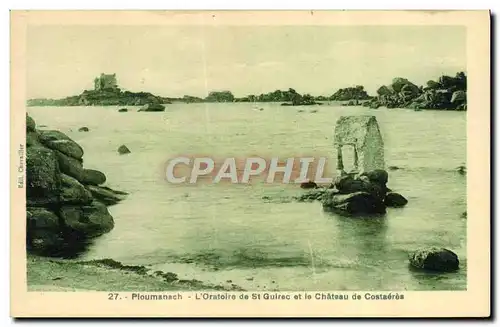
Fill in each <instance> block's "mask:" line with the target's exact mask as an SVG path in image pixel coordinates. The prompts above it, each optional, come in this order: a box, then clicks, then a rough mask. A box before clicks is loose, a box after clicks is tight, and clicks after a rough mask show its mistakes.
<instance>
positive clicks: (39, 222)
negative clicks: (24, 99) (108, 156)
mask: <svg viewBox="0 0 500 327" xmlns="http://www.w3.org/2000/svg"><path fill="white" fill-rule="evenodd" d="M26 122H27V124H26V132H27V142H26V180H27V183H26V201H27V207H26V220H27V234H26V236H27V239H26V246H27V250H28V251H29V252H32V253H36V254H39V255H47V256H65V255H70V252H71V251H73V249H76V248H80V247H81V246H83V245H84V244H86V241H87V240H89V239H91V238H94V237H96V236H99V235H101V234H104V233H107V232H109V231H110V230H111V229H112V228H113V227H114V221H113V217H112V216H111V215H110V214H109V212H108V209H107V206H108V205H112V204H116V203H118V202H119V201H121V200H123V199H124V197H125V194H126V193H124V192H118V191H114V190H112V189H109V188H104V187H100V186H97V185H100V184H103V183H104V182H106V176H105V175H104V174H103V173H102V172H100V171H98V170H94V169H85V168H83V158H82V157H83V149H82V148H81V147H80V145H78V144H77V143H76V142H75V141H73V140H72V139H71V138H69V137H68V136H67V135H66V134H64V133H62V132H59V131H37V130H36V127H35V126H36V125H35V122H34V120H33V119H31V117H29V116H27V118H26ZM101 188H102V189H104V190H105V196H103V195H102V194H101V193H103V192H96V189H97V190H100V189H101Z"/></svg>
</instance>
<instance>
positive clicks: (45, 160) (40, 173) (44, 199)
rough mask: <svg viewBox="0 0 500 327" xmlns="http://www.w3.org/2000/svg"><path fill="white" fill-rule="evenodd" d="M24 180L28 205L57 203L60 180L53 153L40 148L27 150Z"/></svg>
mask: <svg viewBox="0 0 500 327" xmlns="http://www.w3.org/2000/svg"><path fill="white" fill-rule="evenodd" d="M26 179H27V187H26V199H27V203H28V205H30V206H44V205H48V204H53V203H58V202H59V194H60V188H61V179H60V176H59V165H58V163H57V159H56V156H55V154H54V152H53V151H51V150H49V149H46V148H44V147H41V146H32V147H29V148H27V150H26Z"/></svg>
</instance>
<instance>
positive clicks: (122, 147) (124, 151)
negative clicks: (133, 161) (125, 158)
mask: <svg viewBox="0 0 500 327" xmlns="http://www.w3.org/2000/svg"><path fill="white" fill-rule="evenodd" d="M117 151H118V153H119V154H127V153H131V152H130V150H129V148H127V146H126V145H120V147H119V148H118V150H117Z"/></svg>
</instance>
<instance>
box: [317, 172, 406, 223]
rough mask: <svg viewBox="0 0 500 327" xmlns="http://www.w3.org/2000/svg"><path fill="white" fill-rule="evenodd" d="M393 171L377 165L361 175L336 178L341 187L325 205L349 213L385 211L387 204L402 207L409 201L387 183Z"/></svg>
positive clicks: (355, 214) (382, 212)
mask: <svg viewBox="0 0 500 327" xmlns="http://www.w3.org/2000/svg"><path fill="white" fill-rule="evenodd" d="M388 178H389V175H388V174H387V172H386V171H385V170H381V169H377V170H374V171H370V172H367V173H363V174H361V175H354V174H346V175H344V176H340V177H339V178H337V180H336V181H335V182H334V185H333V186H334V188H335V189H336V190H337V191H338V192H337V193H333V194H331V195H330V196H328V197H323V199H322V203H323V207H324V208H325V209H327V210H332V211H335V212H338V213H341V214H346V215H349V216H357V215H366V214H384V213H385V212H386V207H402V206H405V205H406V204H407V203H408V201H407V200H406V199H405V198H404V197H403V196H402V195H400V194H398V193H394V192H392V191H391V190H390V189H389V188H387V186H386V184H387V181H388Z"/></svg>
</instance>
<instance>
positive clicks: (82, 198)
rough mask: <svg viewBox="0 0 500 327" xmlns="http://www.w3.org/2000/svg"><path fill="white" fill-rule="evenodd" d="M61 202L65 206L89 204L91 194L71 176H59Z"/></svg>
mask: <svg viewBox="0 0 500 327" xmlns="http://www.w3.org/2000/svg"><path fill="white" fill-rule="evenodd" d="M61 182H62V188H61V202H62V203H67V204H90V203H91V202H92V201H93V199H92V193H91V192H90V191H88V190H87V189H86V188H85V186H83V185H82V184H80V183H79V182H78V181H77V180H76V179H74V178H73V177H71V176H68V175H65V174H61Z"/></svg>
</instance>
